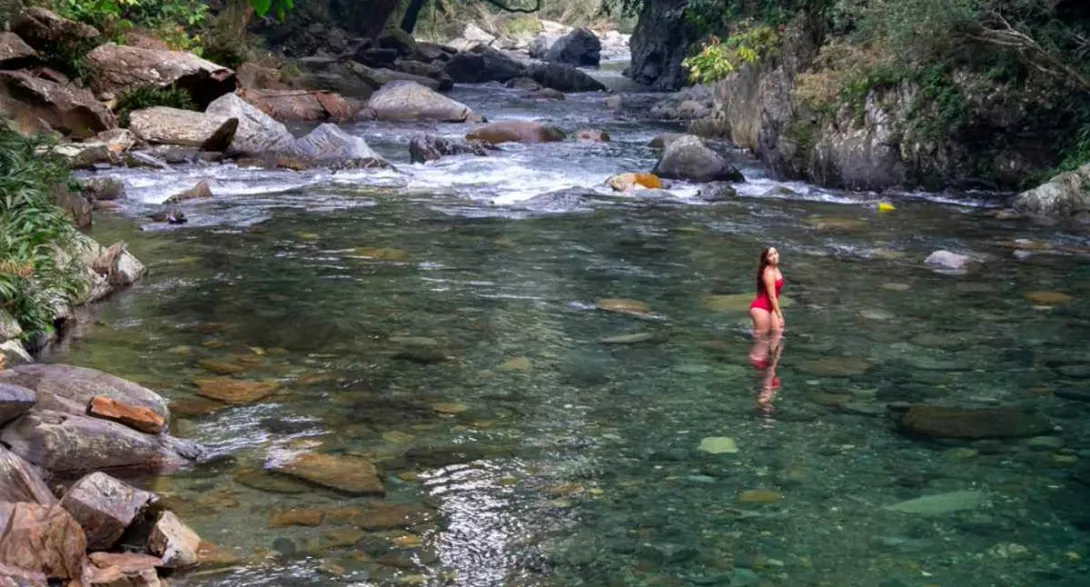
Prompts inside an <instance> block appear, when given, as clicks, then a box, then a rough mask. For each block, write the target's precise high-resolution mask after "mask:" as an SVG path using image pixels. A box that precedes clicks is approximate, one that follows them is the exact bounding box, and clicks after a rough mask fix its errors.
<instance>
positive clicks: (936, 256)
mask: <svg viewBox="0 0 1090 587" xmlns="http://www.w3.org/2000/svg"><path fill="white" fill-rule="evenodd" d="M974 261H976V260H975V259H974V258H972V257H970V256H968V255H962V254H959V253H953V252H951V251H935V252H934V253H931V254H930V255H928V256H927V258H926V259H924V264H926V265H928V266H930V267H934V268H936V269H940V270H945V271H959V272H960V271H965V270H966V269H968V268H969V266H970V265H971V264H972V263H973V262H974Z"/></svg>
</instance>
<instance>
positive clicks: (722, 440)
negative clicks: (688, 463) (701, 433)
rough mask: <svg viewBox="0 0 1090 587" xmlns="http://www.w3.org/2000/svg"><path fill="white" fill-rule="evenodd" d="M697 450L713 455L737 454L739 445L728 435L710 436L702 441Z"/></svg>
mask: <svg viewBox="0 0 1090 587" xmlns="http://www.w3.org/2000/svg"><path fill="white" fill-rule="evenodd" d="M697 450H699V451H700V452H706V453H708V454H713V455H720V454H735V453H737V452H738V445H737V444H736V443H735V442H734V439H733V438H729V437H727V436H709V437H707V438H705V439H703V440H701V441H700V446H699V447H697Z"/></svg>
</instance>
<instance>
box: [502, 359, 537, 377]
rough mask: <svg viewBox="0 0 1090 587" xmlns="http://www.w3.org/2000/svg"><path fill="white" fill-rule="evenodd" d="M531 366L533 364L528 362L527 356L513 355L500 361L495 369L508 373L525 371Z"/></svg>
mask: <svg viewBox="0 0 1090 587" xmlns="http://www.w3.org/2000/svg"><path fill="white" fill-rule="evenodd" d="M532 366H533V365H532V363H531V362H530V359H529V358H527V357H515V358H513V359H508V360H507V361H504V362H503V363H501V364H500V366H499V367H496V370H497V371H505V372H508V373H511V372H526V371H529V370H530V369H531V367H532Z"/></svg>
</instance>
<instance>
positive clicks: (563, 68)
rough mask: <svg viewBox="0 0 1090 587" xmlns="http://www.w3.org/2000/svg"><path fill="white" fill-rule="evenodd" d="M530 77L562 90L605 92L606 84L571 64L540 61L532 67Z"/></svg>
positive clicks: (549, 86)
mask: <svg viewBox="0 0 1090 587" xmlns="http://www.w3.org/2000/svg"><path fill="white" fill-rule="evenodd" d="M529 74H530V77H531V78H533V80H534V81H536V82H537V83H539V84H541V85H543V86H545V87H546V88H552V89H554V90H558V91H561V92H604V91H606V89H607V88H606V86H605V84H603V83H602V82H600V81H598V80H596V79H594V78H593V77H591V76H589V75H587V74H586V73H585V72H582V71H580V70H578V69H576V68H574V67H572V66H570V65H564V64H561V63H539V64H537V65H534V66H533V67H531V68H530V71H529Z"/></svg>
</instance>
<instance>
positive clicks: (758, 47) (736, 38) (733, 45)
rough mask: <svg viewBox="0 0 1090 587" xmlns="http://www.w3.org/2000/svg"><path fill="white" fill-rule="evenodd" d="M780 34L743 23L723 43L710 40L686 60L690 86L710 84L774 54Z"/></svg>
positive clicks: (778, 31) (778, 30)
mask: <svg viewBox="0 0 1090 587" xmlns="http://www.w3.org/2000/svg"><path fill="white" fill-rule="evenodd" d="M781 37H782V31H781V30H780V29H778V28H773V27H770V26H768V25H756V26H755V25H753V24H752V23H750V22H748V21H747V22H744V23H742V24H741V25H739V27H738V28H737V30H736V31H735V32H732V33H731V35H730V37H728V38H727V40H726V42H723V41H720V40H719V38H718V37H715V36H712V37H710V38H709V39H708V40H707V41H706V42H705V43H704V47H703V48H702V49H701V50H700V52H699V53H697V54H696V55H693V56H692V57H689V58H687V59H685V60H684V61H683V62H682V65H683V66H685V67H686V68H688V70H689V79H690V80H692V81H693V82H699V83H706V84H707V83H712V82H716V81H718V80H721V79H723V78H725V77H727V76H729V75H730V74H732V73H734V72H735V71H737V70H738V69H739V68H740V67H742V66H743V65H745V64H747V63H756V62H757V61H759V60H761V59H763V58H765V57H768V56H770V55H772V54H774V53H775V52H776V51H777V50H778V49H779V46H780V39H781Z"/></svg>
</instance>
